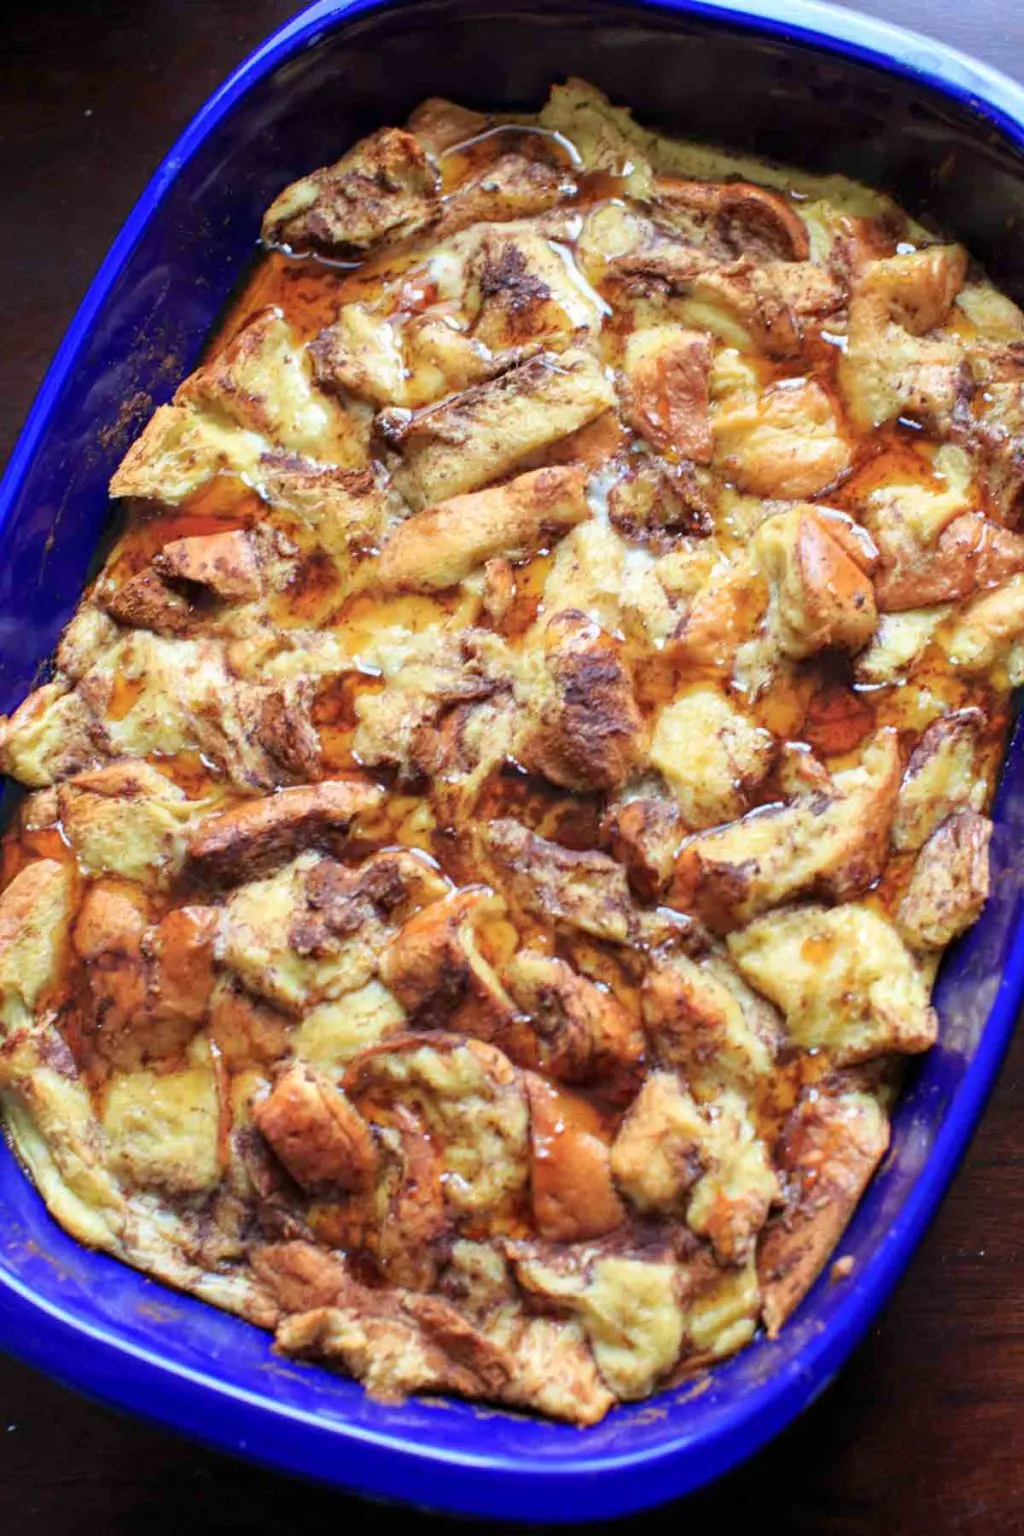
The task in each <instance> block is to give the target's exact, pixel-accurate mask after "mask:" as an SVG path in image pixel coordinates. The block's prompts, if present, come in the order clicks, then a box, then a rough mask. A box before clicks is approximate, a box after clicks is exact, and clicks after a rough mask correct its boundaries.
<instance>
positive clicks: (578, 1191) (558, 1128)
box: [525, 1072, 626, 1243]
mask: <svg viewBox="0 0 1024 1536" xmlns="http://www.w3.org/2000/svg"><path fill="white" fill-rule="evenodd" d="M525 1084H526V1097H527V1101H528V1103H529V1106H530V1153H531V1161H530V1199H531V1203H532V1207H533V1225H534V1228H535V1230H536V1232H537V1235H538V1236H539V1237H541V1238H546V1239H548V1240H549V1241H551V1242H558V1243H576V1242H586V1241H588V1240H590V1239H592V1238H596V1237H603V1236H604V1235H605V1234H606V1233H608V1232H613V1231H614V1230H615V1228H616V1227H619V1226H621V1225H622V1223H623V1222H624V1221H625V1219H626V1212H625V1208H624V1206H623V1205H622V1202H621V1201H620V1200H619V1197H618V1195H617V1194H616V1193H615V1188H614V1185H613V1183H612V1175H611V1168H610V1165H609V1160H608V1146H607V1143H606V1141H605V1140H604V1139H603V1138H602V1136H601V1135H600V1116H599V1115H598V1114H597V1112H596V1111H595V1110H594V1109H593V1108H592V1107H591V1106H590V1105H589V1104H588V1103H587V1101H586V1100H585V1099H581V1098H578V1097H577V1096H576V1095H575V1094H571V1093H568V1092H566V1090H565V1089H563V1088H557V1087H555V1086H554V1084H552V1083H547V1082H545V1081H544V1079H543V1078H542V1077H537V1076H536V1075H535V1074H534V1073H532V1072H530V1073H527V1074H526V1077H525Z"/></svg>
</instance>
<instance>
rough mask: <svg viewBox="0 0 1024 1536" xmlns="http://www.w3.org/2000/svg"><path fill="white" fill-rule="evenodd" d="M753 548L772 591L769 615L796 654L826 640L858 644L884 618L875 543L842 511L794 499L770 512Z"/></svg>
mask: <svg viewBox="0 0 1024 1536" xmlns="http://www.w3.org/2000/svg"><path fill="white" fill-rule="evenodd" d="M754 552H755V558H756V559H757V561H758V564H759V566H760V568H761V569H762V570H763V572H764V574H765V576H766V577H767V579H768V581H769V583H770V585H771V592H772V599H773V601H772V607H771V611H770V614H769V617H768V623H769V626H770V628H771V629H772V630H773V632H774V634H775V635H776V636H777V641H778V644H779V647H780V649H781V650H782V652H783V654H784V655H786V656H790V657H792V658H793V659H794V660H801V659H802V658H803V657H805V656H810V655H812V654H813V653H814V652H815V651H819V650H821V649H822V648H823V647H824V646H826V645H831V646H836V647H838V648H839V649H841V650H844V651H859V650H861V649H862V648H863V647H864V646H865V645H866V644H867V643H868V641H869V640H870V639H871V636H872V635H873V634H874V632H875V626H876V624H877V623H878V610H877V607H876V605H875V594H874V588H873V587H872V584H871V572H872V571H873V569H874V566H875V563H876V560H877V551H876V550H875V548H874V545H873V544H872V542H871V540H870V538H868V537H867V535H865V534H864V533H863V532H862V530H859V529H858V528H857V527H856V525H851V524H850V522H849V521H848V520H844V519H843V518H842V517H839V516H833V515H830V514H827V513H825V512H823V511H822V510H821V509H819V508H817V507H810V506H806V507H794V508H793V509H791V510H790V511H786V512H779V513H777V514H776V515H775V516H773V517H769V518H767V519H766V520H765V521H764V522H763V523H762V524H761V526H760V527H759V528H758V530H757V532H756V534H755V535H754Z"/></svg>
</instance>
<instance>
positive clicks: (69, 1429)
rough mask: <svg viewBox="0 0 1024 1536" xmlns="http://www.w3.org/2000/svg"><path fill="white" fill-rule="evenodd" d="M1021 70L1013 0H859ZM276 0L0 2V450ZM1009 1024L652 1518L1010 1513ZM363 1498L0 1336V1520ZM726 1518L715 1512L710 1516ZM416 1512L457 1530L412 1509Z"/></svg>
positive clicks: (837, 1533)
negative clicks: (969, 1103) (293, 1477)
mask: <svg viewBox="0 0 1024 1536" xmlns="http://www.w3.org/2000/svg"><path fill="white" fill-rule="evenodd" d="M860 8H861V9H862V10H865V11H870V12H872V13H874V14H876V15H879V16H884V17H887V18H889V19H891V20H894V21H899V22H901V23H902V24H903V25H904V26H909V27H915V28H917V29H918V30H919V31H922V32H928V33H931V34H932V35H933V36H935V37H938V38H941V39H942V40H944V41H946V42H949V43H953V44H955V45H956V46H958V47H960V48H962V49H965V50H966V51H968V52H971V53H974V54H976V55H977V56H979V57H981V58H984V59H986V60H988V61H989V62H990V63H993V64H996V65H998V66H1000V67H1001V68H1003V69H1005V70H1008V71H1010V72H1016V73H1017V74H1018V75H1020V77H1021V78H1024V0H862V4H861V6H860ZM296 9H297V7H296V5H295V4H293V3H289V0H79V3H74V0H64V3H61V0H33V3H31V4H25V5H21V6H17V7H13V8H12V15H11V18H10V19H8V20H7V21H0V187H2V188H3V194H4V197H5V200H6V205H7V209H8V212H7V216H6V219H5V237H4V241H3V244H2V246H0V294H2V295H3V301H4V302H3V309H4V322H3V327H2V333H0V334H2V338H3V339H2V344H0V384H2V387H0V459H2V458H5V457H6V454H7V453H8V452H9V450H10V447H11V446H12V444H13V441H14V437H15V434H16V433H17V431H18V428H19V427H20V425H21V422H22V419H23V417H24V414H25V412H26V411H27V409H28V407H29V404H30V403H31V400H32V396H33V394H34V393H35V390H36V387H37V385H38V383H39V380H40V379H41V377H42V374H43V370H44V368H45V366H46V364H47V362H48V361H49V359H50V357H51V355H52V353H53V351H54V349H55V348H56V346H57V344H58V342H59V341H60V338H61V336H62V334H63V332H64V329H65V327H66V325H67V323H68V321H69V320H70V319H71V316H72V314H73V312H74V310H75V308H76V306H77V304H78V301H79V299H80V298H81V295H82V293H83V291H84V289H85V286H86V284H87V282H88V281H89V279H90V278H91V276H92V274H93V272H94V271H95V269H96V267H97V265H98V264H99V261H100V259H101V258H102V256H103V254H104V252H105V251H106V249H107V247H108V245H109V244H110V242H111V240H112V239H113V237H114V235H115V234H116V232H117V230H118V228H119V226H120V224H121V222H122V220H123V219H124V217H125V215H126V214H127V212H128V210H129V208H130V207H131V205H132V203H133V202H134V201H135V198H136V197H137V196H138V194H139V192H141V190H142V188H143V186H144V185H145V182H146V180H147V179H148V177H149V175H150V173H151V172H152V170H153V168H154V167H155V165H156V163H157V161H158V159H159V158H160V157H161V156H162V154H163V153H164V151H165V150H166V149H167V148H168V147H169V145H170V144H171V142H172V140H173V139H174V138H175V137H176V135H177V133H178V132H179V130H180V129H181V128H182V127H183V126H184V125H185V123H186V122H187V121H188V119H189V118H190V117H191V115H192V113H193V112H194V111H195V109H196V108H197V107H198V106H199V105H200V103H201V102H202V101H203V100H204V98H205V97H206V96H207V95H208V94H209V92H210V91H212V90H213V89H214V87H215V86H216V85H217V84H218V83H219V82H220V80H221V79H222V78H223V77H224V75H225V74H226V73H227V72H228V70H229V69H230V68H232V67H233V66H234V65H235V64H236V63H237V62H238V61H239V60H240V59H242V58H243V57H244V56H245V54H246V53H247V52H248V51H249V49H250V48H251V47H253V46H254V45H255V44H256V43H257V42H258V41H259V40H260V39H261V38H262V37H263V36H265V35H266V33H267V32H268V31H270V30H271V28H272V27H274V26H276V25H277V24H278V23H279V22H281V21H282V20H284V19H285V18H286V17H287V16H288V15H289V14H291V13H292V12H293V11H294V10H296ZM1022 1238H1024V1033H1022V1034H1020V1035H1019V1036H1018V1039H1017V1042H1016V1045H1015V1046H1014V1047H1013V1049H1012V1050H1011V1052H1010V1056H1009V1059H1008V1061H1007V1063H1006V1067H1005V1069H1004V1071H1003V1074H1002V1079H1001V1082H1000V1084H999V1086H998V1088H997V1090H996V1093H995V1095H994V1097H993V1099H992V1102H991V1104H990V1105H989V1108H988V1111H987V1113H986V1116H985V1120H984V1123H983V1125H982V1127H981V1129H980V1131H979V1133H978V1135H977V1138H976V1139H975V1142H974V1145H973V1147H972V1149H971V1151H970V1153H969V1155H968V1157H967V1160H966V1162H965V1164H964V1166H963V1169H962V1171H961V1172H960V1174H959V1176H958V1178H957V1180H956V1182H955V1183H954V1185H953V1188H952V1190H951V1191H950V1194H949V1196H948V1198H947V1200H946V1202H945V1205H944V1207H943V1210H942V1213H941V1214H940V1216H939V1218H938V1220H937V1221H936V1223H935V1226H934V1228H933V1229H932V1231H931V1233H930V1235H929V1236H928V1238H927V1240H926V1241H925V1243H924V1244H923V1245H922V1247H921V1250H920V1252H919V1254H918V1256H917V1258H916V1260H915V1262H914V1264H913V1267H912V1269H911V1271H910V1273H909V1275H908V1276H907V1278H906V1279H905V1280H904V1282H903V1284H902V1286H901V1288H900V1290H899V1292H898V1293H897V1295H896V1297H895V1299H894V1300H893V1302H892V1303H891V1305H890V1306H889V1308H888V1310H887V1311H886V1313H885V1316H884V1318H883V1321H882V1322H881V1324H880V1325H879V1326H878V1327H877V1328H876V1329H875V1330H874V1331H873V1333H872V1334H871V1336H870V1338H869V1339H868V1341H867V1342H866V1343H865V1344H864V1345H863V1346H862V1348H861V1349H860V1351H859V1352H858V1354H857V1355H856V1356H855V1357H854V1359H853V1360H852V1361H851V1362H850V1364H849V1365H848V1366H847V1367H846V1369H845V1370H844V1372H843V1373H842V1375H841V1377H840V1379H839V1380H838V1382H836V1384H835V1385H834V1386H832V1387H831V1389H830V1390H829V1391H828V1392H827V1393H826V1394H825V1395H824V1396H823V1397H822V1398H821V1399H820V1400H819V1401H818V1402H817V1403H816V1404H815V1405H814V1407H813V1408H811V1409H810V1410H809V1412H807V1413H806V1414H805V1415H804V1416H803V1418H802V1419H800V1420H799V1421H798V1422H797V1423H796V1424H795V1425H794V1426H793V1427H792V1428H791V1429H790V1430H789V1431H788V1432H787V1433H786V1434H785V1435H783V1436H782V1438H781V1439H780V1440H778V1441H776V1442H775V1444H774V1445H773V1446H771V1447H770V1448H769V1449H768V1450H767V1451H765V1452H763V1453H762V1454H761V1455H760V1456H758V1457H757V1458H755V1460H753V1461H752V1462H750V1463H748V1464H747V1466H746V1467H744V1468H743V1469H741V1470H740V1471H739V1472H737V1473H734V1474H733V1475H732V1476H731V1477H729V1478H727V1479H725V1480H724V1481H723V1482H720V1483H719V1484H717V1485H716V1486H715V1487H714V1488H712V1489H710V1490H708V1491H706V1492H705V1493H703V1494H700V1495H698V1496H697V1497H696V1498H694V1499H692V1500H690V1501H689V1502H688V1503H687V1504H686V1505H685V1506H675V1507H672V1508H670V1509H668V1510H665V1511H662V1512H660V1513H656V1514H654V1515H650V1516H646V1517H644V1518H643V1519H642V1520H637V1521H634V1522H633V1523H632V1524H633V1527H634V1528H642V1529H644V1530H645V1531H650V1532H652V1533H653V1532H655V1531H660V1530H665V1531H668V1530H673V1531H674V1530H678V1529H680V1528H685V1526H687V1525H690V1524H691V1522H692V1523H693V1526H694V1528H695V1529H699V1530H708V1529H718V1530H722V1529H726V1530H731V1529H733V1528H735V1527H738V1526H739V1523H740V1521H742V1520H744V1517H747V1518H748V1519H749V1521H750V1528H751V1529H755V1530H767V1531H769V1532H773V1531H775V1530H784V1531H786V1532H788V1533H792V1536H802V1533H809V1532H813V1533H816V1536H817V1533H826V1536H876V1533H878V1536H917V1533H927V1536H947V1533H948V1536H952V1533H957V1536H1003V1533H1005V1532H1016V1531H1024V1245H1022ZM365 1513H369V1511H368V1509H367V1507H366V1506H363V1505H360V1504H358V1503H356V1502H355V1501H352V1500H347V1499H344V1498H342V1497H340V1496H339V1495H337V1494H334V1493H332V1492H328V1491H324V1490H321V1489H317V1488H312V1487H306V1486H304V1485H299V1484H296V1483H294V1482H291V1481H289V1480H287V1479H285V1478H282V1477H277V1476H274V1475H273V1474H270V1473H267V1472H263V1471H260V1470H257V1469H254V1468H252V1467H250V1466H247V1465H243V1464H242V1463H239V1462H235V1461H231V1460H229V1459H227V1458H226V1457H222V1456H219V1455H215V1454H214V1453H212V1452H209V1451H206V1450H202V1449H197V1448H196V1447H194V1446H192V1445H189V1444H187V1443H186V1442H184V1441H182V1440H179V1439H177V1438H176V1437H174V1436H172V1435H169V1434H164V1433H161V1432H159V1431H157V1430H154V1429H150V1428H148V1427H143V1426H142V1425H140V1424H137V1423H135V1422H133V1421H132V1420H130V1419H127V1418H123V1417H121V1416H120V1415H118V1414H116V1413H113V1412H111V1411H108V1410H107V1409H104V1408H99V1407H96V1406H93V1405H92V1404H90V1403H87V1402H85V1401H83V1400H82V1399H81V1398H78V1397H76V1396H74V1395H73V1394H72V1393H70V1392H68V1391H66V1390H65V1389H63V1388H61V1387H58V1386H56V1385H54V1384H52V1383H51V1382H49V1381H46V1380H44V1379H43V1378H42V1377H40V1376H37V1375H36V1374H35V1373H33V1372H32V1371H29V1370H27V1369H25V1368H24V1367H22V1366H21V1365H18V1364H16V1363H14V1362H13V1361H9V1360H2V1359H0V1530H2V1531H3V1533H4V1536H23V1533H28V1532H32V1533H36V1532H46V1533H47V1536H64V1533H68V1532H79V1531H89V1532H95V1533H97V1536H107V1533H121V1532H135V1531H138V1532H145V1533H146V1536H161V1533H163V1532H168V1533H169V1532H175V1533H177V1532H179V1531H186V1532H188V1533H189V1536H198V1533H200V1532H218V1533H220V1532H234V1531H242V1530H246V1531H256V1532H262V1531H267V1532H269V1531H274V1532H290V1531H293V1530H295V1531H302V1532H303V1536H319V1533H320V1532H325V1533H326V1532H328V1531H329V1532H331V1533H332V1536H333V1533H334V1532H336V1531H337V1529H338V1522H339V1518H340V1520H341V1521H342V1522H343V1523H344V1522H345V1521H346V1520H347V1519H352V1520H353V1522H358V1521H359V1520H360V1518H361V1516H362V1515H364V1514H365ZM723 1521H726V1522H728V1523H727V1524H726V1525H725V1526H724V1527H723V1525H722V1523H721V1522H723ZM416 1525H417V1528H418V1529H419V1530H421V1531H423V1532H424V1533H426V1532H428V1531H429V1532H434V1531H435V1530H436V1531H440V1530H442V1529H445V1530H447V1529H451V1530H453V1531H455V1530H457V1527H454V1526H452V1525H451V1524H450V1522H447V1521H443V1520H440V1519H437V1520H434V1519H428V1518H427V1517H418V1518H417V1521H416Z"/></svg>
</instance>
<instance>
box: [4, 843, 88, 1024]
mask: <svg viewBox="0 0 1024 1536" xmlns="http://www.w3.org/2000/svg"><path fill="white" fill-rule="evenodd" d="M74 881H75V876H74V871H73V870H72V869H71V867H70V866H69V865H68V864H66V863H61V862H59V861H58V860H56V859H37V860H36V861H35V863H32V864H27V865H26V866H25V868H24V869H22V870H21V871H20V872H19V873H18V874H16V875H15V877H14V879H13V880H12V881H11V882H10V884H9V885H8V886H7V887H6V889H5V890H4V891H3V894H2V895H0V1022H2V1023H3V1025H4V1029H5V1032H6V1030H8V1029H11V1028H14V1027H16V1026H17V1025H18V1024H21V1023H24V1022H25V1020H26V1019H27V1018H29V1017H31V1015H32V1013H33V1012H34V1010H35V1008H36V1007H37V1005H38V1004H39V1002H40V1000H41V998H42V997H43V996H44V995H45V992H46V989H47V987H50V986H54V985H56V983H57V982H58V980H59V971H60V965H61V961H62V959H63V957H64V950H65V946H66V944H67V939H68V930H69V926H70V922H71V917H72V911H73V908H72V903H73V897H74Z"/></svg>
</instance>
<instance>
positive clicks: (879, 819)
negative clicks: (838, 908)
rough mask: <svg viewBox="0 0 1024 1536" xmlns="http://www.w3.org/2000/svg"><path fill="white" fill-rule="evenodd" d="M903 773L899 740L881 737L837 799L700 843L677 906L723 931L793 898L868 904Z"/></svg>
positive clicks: (681, 874)
mask: <svg viewBox="0 0 1024 1536" xmlns="http://www.w3.org/2000/svg"><path fill="white" fill-rule="evenodd" d="M900 769H901V760H900V752H899V743H898V739H897V735H896V732H895V731H892V730H884V731H880V732H879V733H878V735H877V736H876V737H874V739H873V740H872V741H871V742H869V744H868V746H867V747H866V748H865V750H864V753H863V756H862V759H861V762H860V764H859V765H858V766H857V767H855V768H849V769H845V770H844V771H843V772H841V773H837V774H836V775H835V776H834V778H833V780H832V784H831V786H830V788H829V789H827V790H823V791H815V790H812V791H810V792H809V793H807V794H805V795H801V796H799V797H798V798H796V799H795V800H794V801H793V802H792V803H791V804H789V805H781V806H780V805H777V804H776V805H768V806H763V807H759V808H758V809H757V810H754V811H751V812H750V813H749V814H748V815H746V816H744V817H742V818H741V819H740V820H739V821H734V822H730V823H729V824H728V825H726V826H724V827H721V828H714V829H712V830H711V831H708V832H705V833H698V834H697V835H696V836H694V837H693V838H691V839H690V840H689V841H688V842H686V843H684V844H683V847H682V849H681V850H680V853H679V858H678V860H677V862H676V872H675V878H674V881H673V885H672V894H673V898H674V900H676V901H677V902H678V903H680V904H681V905H682V906H684V908H685V909H686V910H691V909H692V910H696V911H698V912H700V913H701V914H702V915H703V917H704V919H705V921H706V922H708V923H709V924H711V925H713V926H714V927H716V928H719V929H725V928H727V927H728V926H730V925H732V924H735V923H737V922H742V921H745V920H747V919H748V918H750V917H752V916H754V915H755V914H756V913H758V912H763V911H765V910H766V909H767V908H769V907H773V906H778V905H780V904H781V903H782V902H784V901H790V900H792V899H793V898H794V897H795V896H817V897H824V898H826V899H828V900H831V901H848V900H850V898H851V897H854V896H857V895H860V894H861V893H862V892H863V891H865V890H867V889H868V887H869V886H871V885H872V884H873V883H874V882H875V880H877V878H878V876H879V874H880V873H881V870H882V868H883V866H884V864H885V860H886V858H887V856H888V847H889V828H890V826H891V824H892V818H893V815H894V813H895V809H896V797H897V793H898V790H899V782H900Z"/></svg>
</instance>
